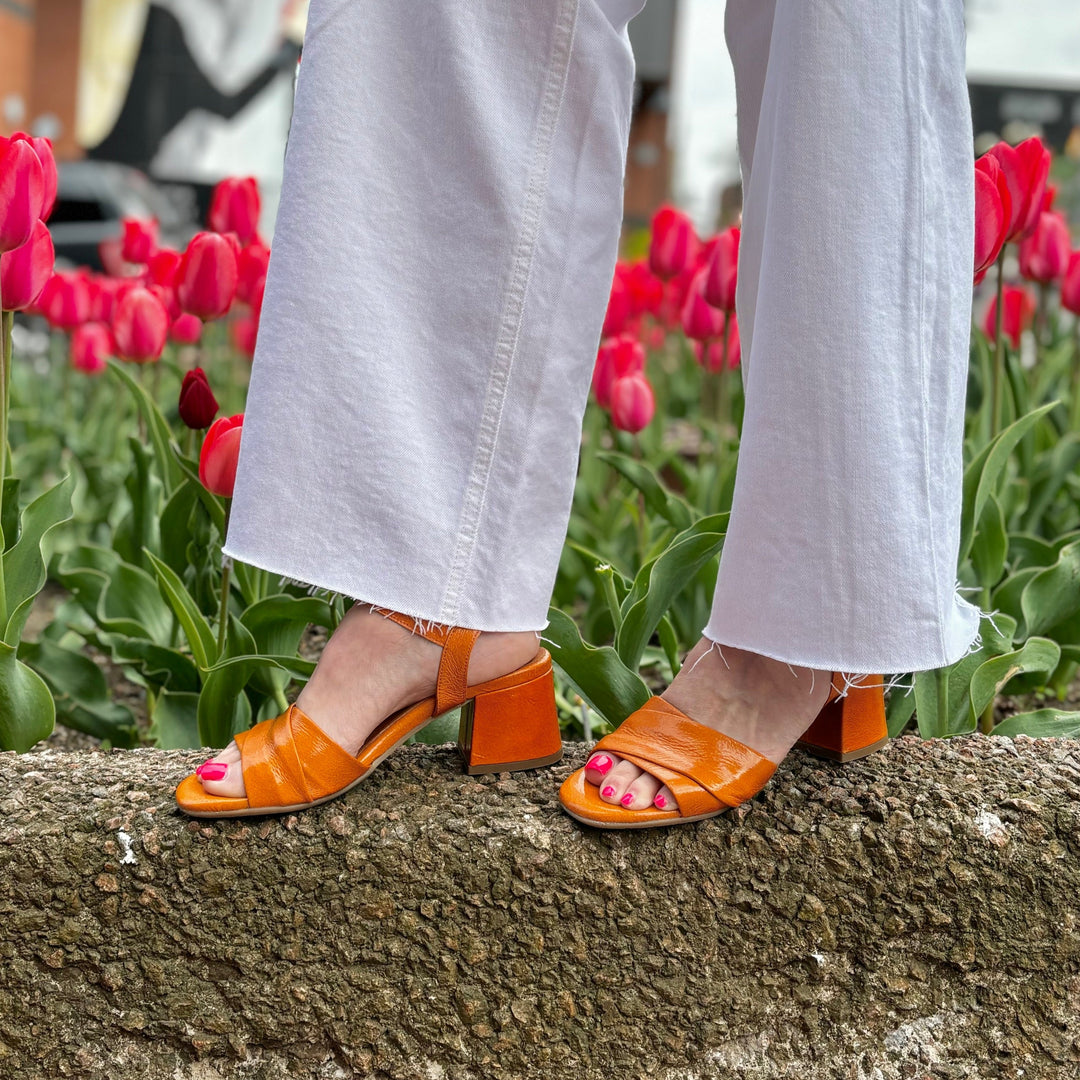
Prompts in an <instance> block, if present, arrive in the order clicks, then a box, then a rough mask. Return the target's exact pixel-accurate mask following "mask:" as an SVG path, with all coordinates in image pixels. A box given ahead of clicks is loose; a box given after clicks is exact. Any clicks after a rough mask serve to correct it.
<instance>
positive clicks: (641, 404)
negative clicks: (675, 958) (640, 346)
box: [611, 371, 656, 432]
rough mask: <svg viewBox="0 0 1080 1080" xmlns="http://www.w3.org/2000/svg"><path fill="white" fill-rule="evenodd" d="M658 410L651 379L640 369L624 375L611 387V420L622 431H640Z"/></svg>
mask: <svg viewBox="0 0 1080 1080" xmlns="http://www.w3.org/2000/svg"><path fill="white" fill-rule="evenodd" d="M655 412H656V399H655V398H654V397H653V391H652V386H650V385H649V380H648V379H647V378H646V377H645V375H644V374H643V373H642V372H640V371H635V372H632V373H631V374H629V375H623V376H622V377H621V378H619V379H616V380H615V384H614V385H613V386H612V388H611V421H612V423H613V424H614V425H615V426H616V427H617V428H619V430H620V431H632V432H638V431H641V429H642V428H644V427H646V426H647V425H648V423H649V421H650V420H652V418H653V414H654V413H655Z"/></svg>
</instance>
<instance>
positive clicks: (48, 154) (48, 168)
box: [11, 131, 57, 221]
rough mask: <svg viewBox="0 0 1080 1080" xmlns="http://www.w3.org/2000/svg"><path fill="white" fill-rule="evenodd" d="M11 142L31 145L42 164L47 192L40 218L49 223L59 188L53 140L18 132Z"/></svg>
mask: <svg viewBox="0 0 1080 1080" xmlns="http://www.w3.org/2000/svg"><path fill="white" fill-rule="evenodd" d="M11 141H12V142H26V143H29V144H30V145H31V146H32V147H33V148H34V153H35V154H37V156H38V161H40V162H41V177H42V180H43V181H44V185H45V190H44V195H43V198H42V202H41V214H40V215H39V216H40V217H41V220H42V221H48V220H49V215H50V214H51V213H52V212H53V206H54V205H55V204H56V188H57V174H56V158H55V157H54V156H53V145H52V139H49V138H46V137H45V136H44V135H38V136H34V135H27V134H26V132H25V131H17V132H15V134H14V135H12V136H11Z"/></svg>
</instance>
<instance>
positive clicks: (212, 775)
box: [199, 761, 229, 780]
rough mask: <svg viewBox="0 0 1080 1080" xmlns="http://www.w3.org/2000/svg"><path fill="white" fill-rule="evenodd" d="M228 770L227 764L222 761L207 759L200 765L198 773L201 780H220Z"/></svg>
mask: <svg viewBox="0 0 1080 1080" xmlns="http://www.w3.org/2000/svg"><path fill="white" fill-rule="evenodd" d="M228 771H229V766H228V765H226V764H225V763H224V762H223V761H208V762H207V763H206V764H205V765H203V766H202V772H201V773H200V774H199V775H200V776H201V777H202V779H203V780H222V779H224V777H225V774H226V773H227V772H228Z"/></svg>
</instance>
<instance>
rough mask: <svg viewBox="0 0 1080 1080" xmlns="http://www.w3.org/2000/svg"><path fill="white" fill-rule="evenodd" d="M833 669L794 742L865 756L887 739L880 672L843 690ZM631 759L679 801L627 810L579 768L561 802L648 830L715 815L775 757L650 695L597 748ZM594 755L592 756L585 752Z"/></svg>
mask: <svg viewBox="0 0 1080 1080" xmlns="http://www.w3.org/2000/svg"><path fill="white" fill-rule="evenodd" d="M838 677H839V676H838V674H837V673H835V672H834V673H833V681H832V686H831V688H830V690H829V696H828V698H827V699H826V701H825V705H824V706H823V707H822V709H821V711H820V712H819V713H818V715H817V717H816V718H815V720H814V722H813V723H812V724H811V725H810V727H809V728H807V730H806V732H805V733H804V734H803V736H802V738H800V739H799V740H798V742H797V743H796V745H797V746H803V747H805V748H806V749H808V750H809V751H810V752H811V753H813V754H818V755H819V756H821V757H828V758H832V759H833V760H837V761H851V760H853V759H855V758H859V757H865V756H866V755H867V754H870V753H872V752H873V751H874V750H878V749H880V748H881V747H883V746H884V745H885V744H886V743H887V742H888V741H889V733H888V729H887V728H886V726H885V694H884V689H883V685H882V682H881V678H880V676H876V675H871V676H863V678H864V679H873V680H876V681H875V682H874V683H873V684H872V685H860V684H858V683H853V684H852V685H851V686H850V687H849V688H848V691H847V693H846V694H845V695H844V696H843V697H841V696H840V691H839V690H838V689H837V686H836V680H837V678H838ZM597 750H607V751H609V752H610V753H613V754H617V755H618V756H619V757H621V758H625V759H626V760H627V761H630V762H632V763H633V764H634V765H636V766H637V767H638V768H639V769H642V770H644V771H645V772H648V773H651V774H652V775H653V776H655V777H656V778H657V779H658V780H660V781H661V782H662V783H664V784H666V785H667V787H668V789H669V790H670V791H671V793H672V795H673V796H674V797H675V803H676V807H675V809H671V810H661V809H660V808H659V807H656V806H651V807H649V808H648V809H642V810H627V809H625V808H624V807H622V806H613V805H612V804H611V803H607V802H604V800H603V799H601V798H600V789H599V788H598V787H597V786H596V785H595V784H590V783H589V781H588V780H586V779H585V769H584V768H581V769H576V770H575V771H574V772H572V773H571V774H570V775H569V776H568V777H567V778H566V780H565V781H564V782H563V785H562V787H561V788H560V789H559V802H561V803H562V806H563V809H564V810H565V811H566V812H567V813H568V814H569V815H570V816H571V817H572V818H575V819H576V820H577V821H580V822H582V823H584V824H586V825H594V826H597V827H598V828H602V829H647V828H654V827H657V826H660V825H684V824H688V823H689V822H691V821H704V820H705V818H710V817H716V816H717V815H718V814H722V813H723V812H724V811H725V810H730V809H731V808H732V807H733V806H738V805H739V804H740V803H743V802H746V800H747V799H750V798H752V797H753V796H754V795H756V794H757V793H758V792H759V791H760V790H761V789H762V788H763V787H764V786H765V785H766V784H767V783H768V782H769V780H770V779H771V777H772V775H773V773H774V772H776V768H777V763H776V762H774V761H770V760H769V759H768V758H766V757H764V756H762V755H761V754H759V753H758V752H757V751H756V750H752V749H751V748H750V747H749V746H745V745H744V744H743V743H741V742H739V740H738V739H733V738H732V737H731V736H729V735H724V734H723V733H721V732H719V731H715V730H714V729H713V728H710V727H706V726H705V725H704V724H700V723H698V721H696V720H694V719H693V718H692V717H689V716H687V715H686V713H684V712H683V711H682V710H681V709H678V708H676V707H675V706H674V705H672V704H671V702H669V701H666V700H665V699H664V698H662V697H659V696H658V695H654V696H653V697H651V698H650V699H649V700H648V701H647V702H645V704H644V705H642V706H641V708H640V709H637V710H636V711H634V712H632V713H631V714H630V715H629V716H628V717H627V718H626V719H625V720H624V721H623V722H622V723H621V724H620V725H619V726H618V727H617V728H616V729H615V730H614V731H613V732H612V733H611V734H610V735H605V736H604V737H603V738H602V739H601V740H600V741H599V742H598V743H597V744H596V745H595V746H594V747H593V753H595V752H596V751H597ZM590 756H591V755H590Z"/></svg>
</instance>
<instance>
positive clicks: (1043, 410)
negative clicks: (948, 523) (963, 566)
mask: <svg viewBox="0 0 1080 1080" xmlns="http://www.w3.org/2000/svg"><path fill="white" fill-rule="evenodd" d="M1056 404H1057V402H1051V403H1050V404H1048V405H1043V406H1041V407H1040V408H1038V409H1033V410H1032V411H1031V412H1029V413H1028V414H1027V415H1026V416H1021V417H1020V419H1019V420H1016V421H1015V422H1014V423H1012V424H1010V425H1009V426H1008V427H1007V428H1005V430H1004V431H1002V432H1000V433H999V434H998V435H997V436H996V438H994V439H993V440H992V441H991V442H989V443H987V445H986V446H984V447H983V448H982V450H980V451H979V453H978V454H977V455H976V457H975V459H974V460H973V461H972V462H971V463H970V464H969V465H968V467H967V468H966V469H965V470H964V488H963V508H962V510H961V520H960V555H959V561H960V562H961V563H962V562H963V561H964V560H965V559H966V558H967V557H968V553H969V552H970V550H971V542H972V540H973V538H974V535H975V528H976V526H977V525H978V522H979V519H980V518H981V517H982V513H983V507H984V506H985V504H986V500H987V499H988V498H989V497H990V495H991V493H992V492H993V491H994V489H995V486H996V484H997V481H998V477H999V476H1000V475H1001V471H1002V469H1004V468H1005V464H1006V462H1007V461H1008V460H1009V455H1010V454H1012V452H1013V449H1014V448H1015V447H1016V444H1017V443H1018V442H1019V441H1020V440H1021V439H1022V438H1023V437H1024V435H1025V434H1027V432H1028V431H1029V430H1030V429H1031V428H1032V427H1034V425H1035V423H1036V422H1037V421H1038V420H1039V419H1040V418H1041V417H1043V416H1045V415H1046V414H1047V413H1048V412H1049V411H1050V410H1051V409H1052V408H1053V407H1054V406H1055V405H1056Z"/></svg>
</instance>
